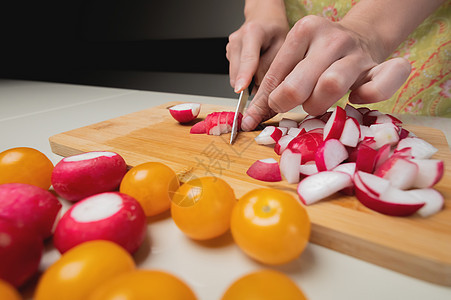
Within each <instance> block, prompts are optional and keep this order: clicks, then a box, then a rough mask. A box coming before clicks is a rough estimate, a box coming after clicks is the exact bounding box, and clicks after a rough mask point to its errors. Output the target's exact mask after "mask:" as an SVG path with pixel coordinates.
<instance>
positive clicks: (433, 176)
mask: <svg viewBox="0 0 451 300" xmlns="http://www.w3.org/2000/svg"><path fill="white" fill-rule="evenodd" d="M410 161H411V162H412V163H414V164H416V165H417V167H418V172H417V176H416V178H415V180H414V182H413V187H415V188H430V187H433V186H434V185H435V184H436V183H437V182H439V181H440V179H442V177H443V173H444V170H445V166H444V164H443V161H442V160H439V159H416V158H415V159H411V160H410Z"/></svg>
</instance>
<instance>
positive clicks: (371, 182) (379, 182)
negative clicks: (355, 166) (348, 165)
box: [355, 171, 390, 197]
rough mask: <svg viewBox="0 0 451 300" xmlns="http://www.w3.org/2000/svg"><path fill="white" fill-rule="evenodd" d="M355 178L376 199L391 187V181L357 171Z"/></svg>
mask: <svg viewBox="0 0 451 300" xmlns="http://www.w3.org/2000/svg"><path fill="white" fill-rule="evenodd" d="M355 177H356V178H358V180H359V181H360V182H361V183H362V184H363V185H364V186H365V188H366V189H367V190H368V191H370V192H371V194H372V195H374V196H376V197H379V196H380V195H381V194H382V193H383V192H385V191H386V190H387V189H388V187H389V186H390V181H388V180H387V179H385V178H381V177H379V176H376V175H374V174H371V173H366V172H362V171H357V173H355Z"/></svg>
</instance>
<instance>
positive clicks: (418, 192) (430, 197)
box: [406, 188, 445, 218]
mask: <svg viewBox="0 0 451 300" xmlns="http://www.w3.org/2000/svg"><path fill="white" fill-rule="evenodd" d="M406 193H408V194H410V196H412V197H415V198H418V199H420V200H422V201H425V203H424V206H423V207H421V208H420V209H419V210H417V212H416V213H417V214H418V215H420V216H421V217H423V218H426V217H429V216H431V215H434V214H436V213H438V212H439V211H441V210H442V208H443V206H444V205H445V199H444V198H443V195H442V194H440V193H439V192H438V191H437V190H434V189H430V188H424V189H414V190H409V191H406Z"/></svg>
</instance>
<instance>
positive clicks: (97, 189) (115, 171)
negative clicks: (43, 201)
mask: <svg viewBox="0 0 451 300" xmlns="http://www.w3.org/2000/svg"><path fill="white" fill-rule="evenodd" d="M126 172H127V164H126V163H125V160H124V159H123V158H122V156H120V155H119V154H117V153H114V152H110V151H92V152H86V153H82V154H78V155H73V156H68V157H65V158H63V159H62V160H61V161H60V162H59V163H57V164H56V166H55V168H54V169H53V172H52V185H53V189H54V190H55V192H57V193H58V195H60V196H61V197H63V198H64V199H66V200H68V201H78V200H80V199H82V198H85V197H88V196H91V195H94V194H98V193H102V192H109V191H113V190H116V189H117V188H118V187H119V184H120V183H121V180H122V178H123V177H124V175H125V173H126Z"/></svg>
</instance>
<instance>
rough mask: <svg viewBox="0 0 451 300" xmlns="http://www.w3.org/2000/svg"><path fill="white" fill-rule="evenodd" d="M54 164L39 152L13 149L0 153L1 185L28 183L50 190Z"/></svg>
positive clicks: (27, 149) (29, 149)
mask: <svg viewBox="0 0 451 300" xmlns="http://www.w3.org/2000/svg"><path fill="white" fill-rule="evenodd" d="M52 171H53V163H52V162H51V161H50V160H49V159H48V158H47V156H45V154H44V153H42V152H40V151H39V150H36V149H33V148H27V147H19V148H11V149H8V150H6V151H3V152H2V153H0V184H3V183H27V184H32V185H36V186H38V187H40V188H43V189H45V190H48V189H49V187H50V185H51V184H52V183H51V177H52Z"/></svg>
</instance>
